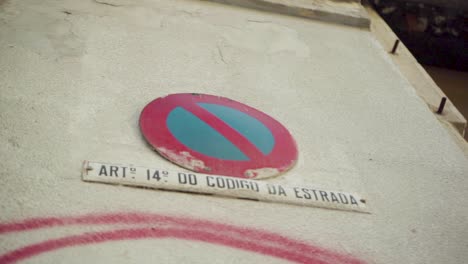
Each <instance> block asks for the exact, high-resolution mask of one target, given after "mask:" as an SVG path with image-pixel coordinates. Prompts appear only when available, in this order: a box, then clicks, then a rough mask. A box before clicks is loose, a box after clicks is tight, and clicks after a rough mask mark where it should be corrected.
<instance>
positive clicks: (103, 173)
mask: <svg viewBox="0 0 468 264" xmlns="http://www.w3.org/2000/svg"><path fill="white" fill-rule="evenodd" d="M101 175H104V176H107V170H106V166H105V165H101V169H100V170H99V175H98V176H101Z"/></svg>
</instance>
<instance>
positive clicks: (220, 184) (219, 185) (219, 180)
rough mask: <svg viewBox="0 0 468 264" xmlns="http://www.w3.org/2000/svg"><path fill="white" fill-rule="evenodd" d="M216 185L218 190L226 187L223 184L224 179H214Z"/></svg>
mask: <svg viewBox="0 0 468 264" xmlns="http://www.w3.org/2000/svg"><path fill="white" fill-rule="evenodd" d="M216 183H217V184H218V188H224V187H226V184H225V183H224V179H223V178H221V177H217V178H216Z"/></svg>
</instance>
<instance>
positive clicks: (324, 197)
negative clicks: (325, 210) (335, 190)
mask: <svg viewBox="0 0 468 264" xmlns="http://www.w3.org/2000/svg"><path fill="white" fill-rule="evenodd" d="M319 193H320V196H322V201H325V200H327V202H329V201H330V200H328V194H327V192H324V191H319Z"/></svg>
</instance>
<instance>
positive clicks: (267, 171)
mask: <svg viewBox="0 0 468 264" xmlns="http://www.w3.org/2000/svg"><path fill="white" fill-rule="evenodd" d="M279 173H280V170H278V169H276V168H260V169H251V170H246V171H245V172H244V175H245V177H247V178H257V179H261V178H268V177H272V176H276V175H278V174H279Z"/></svg>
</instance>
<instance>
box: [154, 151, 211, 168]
mask: <svg viewBox="0 0 468 264" xmlns="http://www.w3.org/2000/svg"><path fill="white" fill-rule="evenodd" d="M156 151H158V152H159V153H161V154H162V155H163V156H164V157H166V158H167V159H169V160H170V161H173V162H174V163H176V164H178V165H181V166H182V167H185V168H187V169H189V170H194V171H201V172H203V171H210V170H211V168H210V167H207V166H205V163H204V162H203V161H202V160H198V159H196V158H195V157H193V156H192V155H191V154H190V153H189V152H187V151H181V152H178V153H177V152H175V151H172V150H169V149H166V148H163V147H160V148H156Z"/></svg>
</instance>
